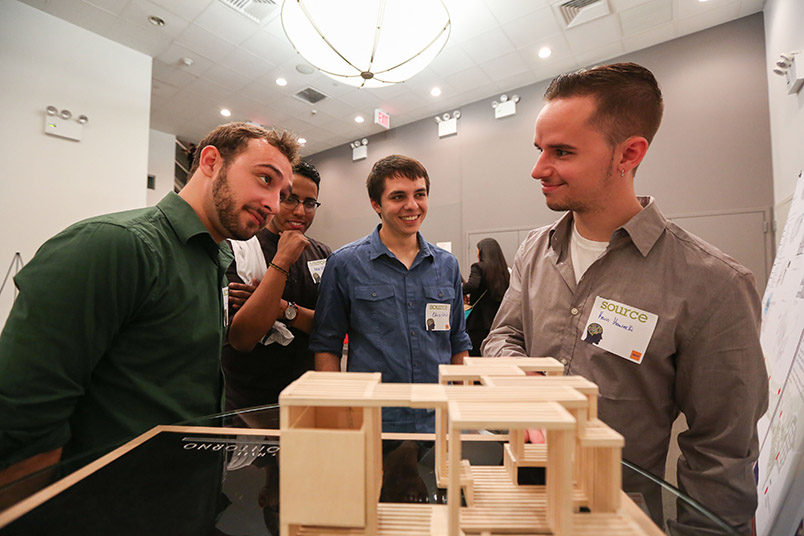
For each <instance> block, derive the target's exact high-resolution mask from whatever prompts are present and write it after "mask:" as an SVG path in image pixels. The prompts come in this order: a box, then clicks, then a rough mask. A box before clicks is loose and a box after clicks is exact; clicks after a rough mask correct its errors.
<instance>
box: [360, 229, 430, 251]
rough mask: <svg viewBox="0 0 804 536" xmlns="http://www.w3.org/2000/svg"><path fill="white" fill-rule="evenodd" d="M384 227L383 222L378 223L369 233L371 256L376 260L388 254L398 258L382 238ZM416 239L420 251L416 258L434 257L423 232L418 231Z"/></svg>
mask: <svg viewBox="0 0 804 536" xmlns="http://www.w3.org/2000/svg"><path fill="white" fill-rule="evenodd" d="M381 228H382V223H380V224H378V225H377V227H375V228H374V231H373V232H372V233H371V234H370V235H369V245H370V246H371V247H370V250H369V258H370V259H371V260H374V259H376V258H378V257H380V256H382V255H388V256H389V257H393V258H396V255H394V254H393V253H391V250H390V249H388V247H387V246H386V245H385V244H383V242H382V239H381V238H380V229H381ZM416 239H417V240H418V241H419V253H418V254H417V255H416V258H417V259H418V258H424V257H432V256H433V251H432V249H430V244H428V243H427V240H425V239H424V237H423V236H422V233H421V232H420V231H417V232H416Z"/></svg>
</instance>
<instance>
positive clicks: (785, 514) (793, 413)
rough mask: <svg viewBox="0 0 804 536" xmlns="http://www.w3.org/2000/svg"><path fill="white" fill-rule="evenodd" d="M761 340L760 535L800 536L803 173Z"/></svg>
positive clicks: (803, 491)
mask: <svg viewBox="0 0 804 536" xmlns="http://www.w3.org/2000/svg"><path fill="white" fill-rule="evenodd" d="M760 338H761V341H762V350H763V352H764V354H765V365H766V367H767V372H768V390H769V394H770V400H769V403H768V411H767V413H766V414H765V415H764V416H763V417H762V418H761V419H760V421H759V424H758V428H759V460H758V462H757V471H756V472H755V474H756V476H757V492H758V497H759V505H758V508H757V513H756V523H757V534H758V535H759V536H766V535H768V534H794V533H795V530H796V526H797V525H798V523H799V521H800V519H801V517H802V516H804V497H802V495H804V485H803V484H804V180H803V179H802V177H801V174H799V178H798V182H797V184H796V191H795V193H794V195H793V200H792V203H791V205H790V213H789V215H788V218H787V222H786V223H785V226H784V231H783V233H782V238H781V240H780V242H779V248H778V251H777V252H776V260H775V261H774V263H773V269H772V270H771V274H770V277H769V278H768V286H767V287H766V289H765V295H764V296H763V298H762V331H761V336H760ZM796 497H798V499H796Z"/></svg>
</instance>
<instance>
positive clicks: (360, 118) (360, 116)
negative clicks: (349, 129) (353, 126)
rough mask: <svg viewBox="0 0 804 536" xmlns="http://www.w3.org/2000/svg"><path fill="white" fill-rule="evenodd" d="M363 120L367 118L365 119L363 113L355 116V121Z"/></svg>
mask: <svg viewBox="0 0 804 536" xmlns="http://www.w3.org/2000/svg"><path fill="white" fill-rule="evenodd" d="M363 121H365V119H363V116H362V115H358V116H357V117H355V123H362V122H363Z"/></svg>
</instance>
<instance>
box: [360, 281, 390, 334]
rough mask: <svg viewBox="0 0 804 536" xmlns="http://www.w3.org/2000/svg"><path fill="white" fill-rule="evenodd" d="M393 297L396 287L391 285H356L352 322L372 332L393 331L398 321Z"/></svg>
mask: <svg viewBox="0 0 804 536" xmlns="http://www.w3.org/2000/svg"><path fill="white" fill-rule="evenodd" d="M393 299H394V287H393V286H391V285H370V286H360V287H355V302H354V307H352V323H353V324H356V325H359V326H362V329H364V330H365V331H366V332H370V333H381V332H388V331H393V329H394V325H395V324H396V323H397V320H395V319H396V317H397V314H396V307H395V305H394V302H393Z"/></svg>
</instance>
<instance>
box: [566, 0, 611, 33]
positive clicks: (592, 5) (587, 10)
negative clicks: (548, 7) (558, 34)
mask: <svg viewBox="0 0 804 536" xmlns="http://www.w3.org/2000/svg"><path fill="white" fill-rule="evenodd" d="M553 8H554V9H555V10H556V11H557V12H558V13H559V14H560V15H561V18H562V20H563V21H564V23H565V24H566V25H567V28H573V27H575V26H578V25H579V24H583V23H585V22H589V21H591V20H595V19H599V18H600V17H605V16H606V15H608V14H609V13H611V9H609V4H608V3H607V2H606V0H568V1H566V2H559V3H558V4H553Z"/></svg>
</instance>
